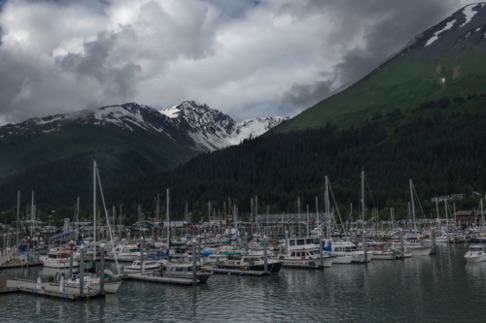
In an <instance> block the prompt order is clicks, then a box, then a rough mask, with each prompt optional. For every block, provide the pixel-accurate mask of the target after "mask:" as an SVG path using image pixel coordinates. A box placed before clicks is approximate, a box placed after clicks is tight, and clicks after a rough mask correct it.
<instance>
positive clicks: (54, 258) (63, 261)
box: [39, 247, 79, 269]
mask: <svg viewBox="0 0 486 323" xmlns="http://www.w3.org/2000/svg"><path fill="white" fill-rule="evenodd" d="M70 257H71V251H70V250H69V248H63V247H57V248H50V249H49V251H48V253H47V255H41V256H39V260H40V261H41V262H42V264H43V265H44V267H48V268H57V269H66V268H70V266H71V258H70ZM72 267H73V268H75V267H79V257H78V256H77V254H76V255H75V254H73V260H72Z"/></svg>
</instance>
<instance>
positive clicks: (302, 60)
mask: <svg viewBox="0 0 486 323" xmlns="http://www.w3.org/2000/svg"><path fill="white" fill-rule="evenodd" d="M474 2H477V1H469V0H82V1H81V0H0V125H4V124H7V123H17V122H21V121H23V120H25V119H28V118H32V117H43V116H47V115H52V114H57V113H69V112H73V111H78V110H82V109H87V108H96V107H101V106H106V105H116V104H123V103H127V102H136V103H139V104H144V105H149V106H152V107H154V108H157V109H166V108H170V107H172V106H174V105H177V104H180V103H181V102H183V101H186V100H194V101H196V102H198V103H201V104H207V105H209V106H210V107H211V108H213V109H217V110H219V111H222V112H224V113H226V114H228V115H229V116H231V117H232V118H233V119H235V120H236V121H241V120H244V119H248V118H253V117H258V116H261V117H267V116H277V115H278V116H295V115H297V114H298V113H300V112H302V111H303V110H305V109H307V108H309V107H311V106H312V105H314V104H316V103H317V102H319V101H321V100H323V99H325V98H326V97H328V96H329V95H331V94H332V93H335V91H338V90H339V89H342V88H343V87H346V86H348V85H350V84H352V83H354V82H356V81H357V80H359V79H360V78H362V77H363V76H365V75H366V74H367V73H369V72H371V71H372V70H373V69H374V68H376V67H377V66H378V65H380V64H381V63H383V62H384V61H385V60H386V59H387V58H389V57H390V56H391V55H393V54H394V53H396V52H397V51H399V50H400V49H401V48H403V47H404V46H405V45H406V44H407V43H408V42H409V41H411V40H412V39H413V38H414V37H415V36H416V35H418V34H419V33H421V32H423V31H424V30H426V29H428V28H429V27H432V26H433V25H435V24H437V23H438V22H440V21H441V20H443V19H445V18H446V17H448V16H449V15H450V14H452V13H453V12H455V11H457V10H459V9H460V8H462V7H463V6H465V5H467V4H469V3H474Z"/></svg>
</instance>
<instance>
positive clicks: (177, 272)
mask: <svg viewBox="0 0 486 323" xmlns="http://www.w3.org/2000/svg"><path fill="white" fill-rule="evenodd" d="M156 273H157V272H156ZM156 273H154V274H156ZM159 274H160V275H161V276H163V277H172V278H183V279H192V278H193V277H194V275H193V264H192V263H189V262H168V263H166V264H165V265H164V266H162V267H161V269H160V271H159ZM212 274H213V273H212V272H211V271H206V270H203V269H202V268H201V264H200V263H197V264H196V279H197V280H198V281H199V282H200V283H205V282H207V281H208V279H209V277H211V275H212Z"/></svg>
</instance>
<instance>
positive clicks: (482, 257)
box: [464, 244, 486, 262]
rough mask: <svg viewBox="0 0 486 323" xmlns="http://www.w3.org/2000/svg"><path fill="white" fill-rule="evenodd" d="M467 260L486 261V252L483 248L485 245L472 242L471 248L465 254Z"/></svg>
mask: <svg viewBox="0 0 486 323" xmlns="http://www.w3.org/2000/svg"><path fill="white" fill-rule="evenodd" d="M464 258H466V260H467V262H483V261H486V253H485V252H484V250H483V245H480V244H472V245H470V246H469V250H468V251H467V252H466V254H465V255H464Z"/></svg>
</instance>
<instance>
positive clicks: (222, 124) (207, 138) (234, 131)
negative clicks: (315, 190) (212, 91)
mask: <svg viewBox="0 0 486 323" xmlns="http://www.w3.org/2000/svg"><path fill="white" fill-rule="evenodd" d="M285 119H286V118H283V117H271V118H255V119H249V120H245V121H242V122H240V123H236V122H235V121H234V120H233V119H232V118H231V117H229V116H228V115H226V114H224V113H222V112H220V111H217V110H214V109H211V108H210V107H208V106H207V105H205V104H197V103H195V102H194V101H185V102H182V103H181V104H179V105H178V106H175V107H172V108H170V109H167V110H162V111H158V110H156V109H154V108H152V107H149V106H145V105H138V104H136V103H127V104H122V105H113V106H106V107H101V108H97V109H89V110H82V111H77V112H74V113H70V114H65V115H53V116H48V117H43V118H31V119H28V120H26V121H24V122H22V123H19V124H15V125H12V124H8V125H5V126H3V127H0V138H2V137H5V136H10V135H18V134H22V135H32V134H35V133H41V132H43V133H51V132H55V131H62V128H63V126H64V125H66V124H68V123H79V124H82V125H96V126H108V125H109V126H115V127H118V128H122V129H125V130H127V131H132V132H133V131H135V130H137V129H139V130H144V131H149V132H153V133H156V134H162V135H165V136H168V137H169V138H171V139H172V140H174V141H178V140H179V142H181V144H183V145H191V146H193V148H194V149H196V150H200V151H204V152H207V151H214V150H217V149H222V148H225V147H227V146H231V145H237V144H239V143H241V142H242V141H243V140H245V139H248V138H255V137H258V136H260V135H262V134H263V133H265V132H266V131H268V130H269V129H271V128H272V127H274V126H276V125H278V124H279V123H280V122H282V121H283V120H285ZM175 138H178V139H175ZM183 138H186V139H185V140H184V139H183ZM189 138H190V139H189ZM191 142H192V144H191Z"/></svg>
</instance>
